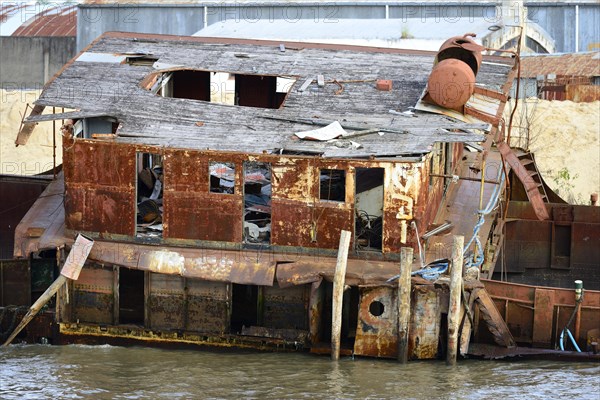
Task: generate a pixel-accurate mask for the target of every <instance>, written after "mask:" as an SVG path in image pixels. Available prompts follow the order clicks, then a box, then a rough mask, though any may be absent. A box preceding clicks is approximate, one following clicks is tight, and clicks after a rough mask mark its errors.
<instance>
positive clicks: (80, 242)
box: [2, 235, 94, 347]
mask: <svg viewBox="0 0 600 400" xmlns="http://www.w3.org/2000/svg"><path fill="white" fill-rule="evenodd" d="M93 245H94V241H93V240H92V239H88V238H86V237H85V236H83V235H77V238H76V239H75V243H73V247H72V248H71V251H70V252H69V256H68V257H67V260H66V261H65V264H64V266H63V268H62V270H61V271H60V276H59V277H58V278H56V280H55V281H54V282H53V283H52V285H50V286H49V287H48V289H46V291H45V292H44V293H43V294H42V295H41V296H40V298H39V299H37V300H36V302H35V303H34V304H33V305H32V306H31V307H30V308H29V311H28V312H27V314H25V316H24V317H23V320H22V321H21V323H19V325H18V326H17V328H16V329H15V330H14V331H13V333H12V334H11V335H10V336H9V337H8V339H7V340H6V342H4V344H3V345H2V347H4V346H8V345H9V344H10V342H12V341H13V339H14V338H15V337H16V336H17V335H18V334H19V332H21V331H22V330H23V328H25V327H26V326H27V324H28V323H29V322H30V321H31V320H32V319H33V317H35V316H36V314H37V313H38V312H40V310H41V309H42V307H43V306H44V305H45V304H46V303H47V302H48V301H49V300H50V299H51V298H52V296H54V294H55V293H56V292H57V291H58V289H60V288H61V286H62V285H64V284H65V282H67V280H69V279H71V280H74V281H76V280H77V278H79V273H80V272H81V268H83V264H84V263H85V260H86V259H87V257H88V255H89V254H90V251H91V250H92V246H93Z"/></svg>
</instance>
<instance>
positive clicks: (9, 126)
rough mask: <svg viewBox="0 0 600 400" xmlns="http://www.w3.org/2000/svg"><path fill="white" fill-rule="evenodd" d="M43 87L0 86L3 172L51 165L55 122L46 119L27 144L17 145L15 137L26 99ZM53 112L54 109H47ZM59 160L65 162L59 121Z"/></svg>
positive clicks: (23, 172) (30, 170)
mask: <svg viewBox="0 0 600 400" xmlns="http://www.w3.org/2000/svg"><path fill="white" fill-rule="evenodd" d="M39 94H40V91H35V90H32V91H10V90H0V173H2V174H15V175H35V174H39V173H41V172H44V171H48V170H50V169H52V122H43V123H40V124H38V126H37V127H36V128H35V130H34V131H33V135H31V138H30V139H29V141H28V143H27V145H26V146H19V147H15V139H16V137H17V132H18V130H19V125H20V123H21V118H22V114H23V113H24V112H25V107H26V105H27V103H29V104H30V105H31V106H32V103H33V102H34V101H35V100H36V99H37V98H38V96H39ZM47 112H50V113H51V112H52V109H50V110H46V113H47ZM56 132H57V133H56V143H57V148H56V163H57V165H60V164H61V163H62V145H61V137H60V121H57V123H56Z"/></svg>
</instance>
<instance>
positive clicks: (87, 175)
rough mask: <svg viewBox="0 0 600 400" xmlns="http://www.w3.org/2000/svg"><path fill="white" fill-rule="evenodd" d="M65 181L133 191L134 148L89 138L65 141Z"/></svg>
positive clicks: (134, 174)
mask: <svg viewBox="0 0 600 400" xmlns="http://www.w3.org/2000/svg"><path fill="white" fill-rule="evenodd" d="M63 150H64V153H63V154H64V155H63V158H64V164H63V165H64V172H65V182H68V183H75V182H77V183H89V184H91V185H93V186H111V187H117V188H122V190H125V188H134V187H135V182H136V171H135V164H136V159H135V147H134V146H130V145H124V144H117V143H111V142H104V141H93V140H92V139H87V140H82V139H77V140H76V141H75V142H73V141H72V140H67V139H65V141H64V144H63Z"/></svg>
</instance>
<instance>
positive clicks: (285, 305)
mask: <svg viewBox="0 0 600 400" xmlns="http://www.w3.org/2000/svg"><path fill="white" fill-rule="evenodd" d="M309 291H310V285H302V286H295V287H288V288H280V287H278V286H275V285H274V286H272V287H265V288H264V289H263V301H264V302H263V307H264V312H263V324H264V326H266V327H269V328H275V329H299V330H308V294H309Z"/></svg>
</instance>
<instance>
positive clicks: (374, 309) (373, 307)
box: [369, 300, 385, 317]
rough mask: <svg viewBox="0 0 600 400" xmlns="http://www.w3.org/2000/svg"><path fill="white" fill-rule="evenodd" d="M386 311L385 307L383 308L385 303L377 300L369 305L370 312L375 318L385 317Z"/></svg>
mask: <svg viewBox="0 0 600 400" xmlns="http://www.w3.org/2000/svg"><path fill="white" fill-rule="evenodd" d="M384 311H385V307H384V306H383V303H382V302H380V301H378V300H375V301H373V302H372V303H371V304H370V305H369V312H370V313H371V314H372V315H373V316H374V317H381V315H383V312H384Z"/></svg>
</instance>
